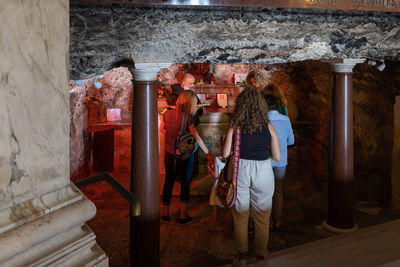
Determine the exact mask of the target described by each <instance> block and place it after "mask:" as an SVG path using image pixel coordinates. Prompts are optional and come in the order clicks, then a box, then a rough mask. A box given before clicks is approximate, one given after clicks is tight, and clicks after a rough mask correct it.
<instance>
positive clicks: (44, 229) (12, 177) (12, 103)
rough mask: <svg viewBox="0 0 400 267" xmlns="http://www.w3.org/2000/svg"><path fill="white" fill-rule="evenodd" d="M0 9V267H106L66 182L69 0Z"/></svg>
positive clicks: (87, 209)
mask: <svg viewBox="0 0 400 267" xmlns="http://www.w3.org/2000/svg"><path fill="white" fill-rule="evenodd" d="M0 7H1V8H0V248H1V249H0V266H1V267H2V266H7V267H13V266H28V265H29V266H88V265H96V266H108V258H107V256H106V255H105V254H104V252H103V251H102V250H101V248H99V247H98V246H97V244H96V240H95V235H94V234H93V232H92V231H91V230H90V228H88V227H87V226H86V225H85V222H86V221H88V220H90V219H91V218H93V217H94V215H95V214H96V207H95V206H94V204H93V203H92V202H90V201H89V200H88V199H87V198H86V197H85V196H83V195H82V193H81V192H80V191H79V190H78V189H77V188H75V187H74V186H73V185H71V184H70V181H69V139H70V138H69V114H70V111H69V87H68V80H69V79H68V78H69V77H68V73H69V0H51V1H48V0H27V1H10V0H0ZM89 263H90V264H89Z"/></svg>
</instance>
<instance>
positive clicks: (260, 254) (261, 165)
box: [223, 87, 281, 266]
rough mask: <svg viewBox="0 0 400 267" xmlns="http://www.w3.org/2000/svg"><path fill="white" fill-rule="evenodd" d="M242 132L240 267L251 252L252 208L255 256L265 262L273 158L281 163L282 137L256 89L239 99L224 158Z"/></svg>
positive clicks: (237, 214) (237, 224) (237, 221)
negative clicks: (249, 236) (280, 137)
mask: <svg viewBox="0 0 400 267" xmlns="http://www.w3.org/2000/svg"><path fill="white" fill-rule="evenodd" d="M237 127H238V128H239V129H240V131H241V142H240V159H239V170H238V176H237V199H236V202H235V204H234V207H233V208H232V215H233V222H234V229H235V244H236V249H237V251H238V254H239V255H238V258H237V259H235V260H234V261H235V264H236V265H237V263H236V261H238V262H239V263H238V264H239V266H245V264H246V253H247V251H248V233H247V226H248V225H247V224H248V218H249V210H250V205H251V209H252V212H253V218H254V223H255V237H254V241H255V253H256V255H257V260H258V261H264V260H265V257H266V253H267V245H268V238H269V216H270V213H271V207H272V196H273V194H274V174H273V172H272V166H271V162H270V158H271V159H273V160H277V161H279V160H280V157H281V152H280V148H279V141H278V135H277V133H276V131H275V128H274V126H273V125H272V124H271V123H269V120H268V108H267V105H266V103H265V101H264V99H263V97H262V96H261V94H260V93H258V92H257V89H256V88H254V87H246V88H245V90H243V92H241V93H240V95H239V96H238V97H237V98H236V102H235V109H234V111H233V114H232V116H231V121H230V128H229V130H228V132H227V134H226V141H225V145H224V150H223V157H225V158H226V157H228V156H229V154H230V153H231V150H232V145H233V144H232V143H233V142H234V138H233V133H234V130H235V128H237Z"/></svg>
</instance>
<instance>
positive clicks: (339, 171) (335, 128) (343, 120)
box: [323, 60, 362, 233]
mask: <svg viewBox="0 0 400 267" xmlns="http://www.w3.org/2000/svg"><path fill="white" fill-rule="evenodd" d="M361 62H362V61H361ZM361 62H360V61H359V60H343V62H338V63H332V66H333V73H332V91H331V122H330V123H331V124H330V154H329V181H328V219H327V220H326V221H325V222H324V223H323V226H324V228H325V229H326V230H328V231H330V232H338V233H339V232H346V231H353V230H355V229H356V228H357V227H356V225H355V224H354V215H353V205H354V199H353V197H354V155H353V154H354V153H353V74H352V69H353V67H354V65H355V64H357V63H361Z"/></svg>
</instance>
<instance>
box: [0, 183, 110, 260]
mask: <svg viewBox="0 0 400 267" xmlns="http://www.w3.org/2000/svg"><path fill="white" fill-rule="evenodd" d="M95 214H96V207H95V206H94V204H93V203H92V202H91V201H90V200H88V199H87V198H86V197H85V196H84V195H82V193H81V192H80V191H79V190H78V189H77V188H76V187H75V186H74V185H73V184H71V185H70V186H67V187H65V188H61V189H58V190H56V191H53V192H50V193H48V194H45V195H42V196H38V197H36V198H34V199H31V200H29V201H26V202H24V203H21V204H18V205H15V206H13V207H11V208H9V209H5V210H2V211H0V236H1V238H0V247H1V248H2V249H1V250H0V266H10V267H12V266H38V267H39V266H101V267H103V266H104V267H106V266H108V258H107V256H106V255H105V254H104V252H103V250H102V249H101V248H100V247H99V246H98V245H97V243H96V236H95V234H94V233H93V232H92V230H91V229H90V228H89V227H88V226H87V225H86V224H85V222H86V221H88V220H90V219H91V218H93V217H94V215H95Z"/></svg>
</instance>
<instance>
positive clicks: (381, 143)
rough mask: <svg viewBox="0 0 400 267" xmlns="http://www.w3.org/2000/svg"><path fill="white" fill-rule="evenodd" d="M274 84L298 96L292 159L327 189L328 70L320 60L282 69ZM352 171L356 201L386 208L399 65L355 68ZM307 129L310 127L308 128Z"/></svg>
mask: <svg viewBox="0 0 400 267" xmlns="http://www.w3.org/2000/svg"><path fill="white" fill-rule="evenodd" d="M281 66H282V69H281V70H278V71H277V72H275V73H274V74H273V76H272V78H271V79H272V81H273V82H274V83H275V84H277V85H280V86H281V87H282V89H283V90H284V91H285V93H286V94H287V95H290V96H292V97H294V99H295V103H296V107H297V110H298V118H297V121H298V122H314V123H315V124H309V125H314V126H311V127H310V126H305V125H303V126H302V125H301V124H299V125H298V126H297V129H295V133H296V139H297V145H298V146H302V147H301V148H300V147H297V148H295V149H297V151H296V153H293V152H292V155H290V154H289V157H290V156H292V157H294V158H295V160H293V161H292V162H293V163H294V164H300V165H301V166H299V167H301V168H300V170H302V171H303V172H304V171H305V172H309V174H310V181H313V182H314V183H315V184H316V185H320V184H323V183H324V182H325V181H326V179H327V176H328V156H329V155H328V152H329V108H330V88H331V78H330V71H329V66H328V65H327V64H325V63H321V62H318V61H306V62H298V63H291V64H282V65H281ZM353 89H354V96H353V100H354V171H355V181H356V193H357V197H358V199H362V200H373V201H379V202H382V203H386V204H387V203H388V202H389V200H390V176H391V174H390V172H391V158H392V155H391V154H392V149H393V132H394V128H393V110H394V101H395V96H396V95H398V94H399V93H400V62H390V61H389V62H386V68H385V69H384V70H383V71H382V72H380V71H378V70H377V69H376V68H375V67H372V66H369V65H368V64H359V65H357V66H356V67H355V68H354V74H353ZM306 125H307V124H306Z"/></svg>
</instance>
